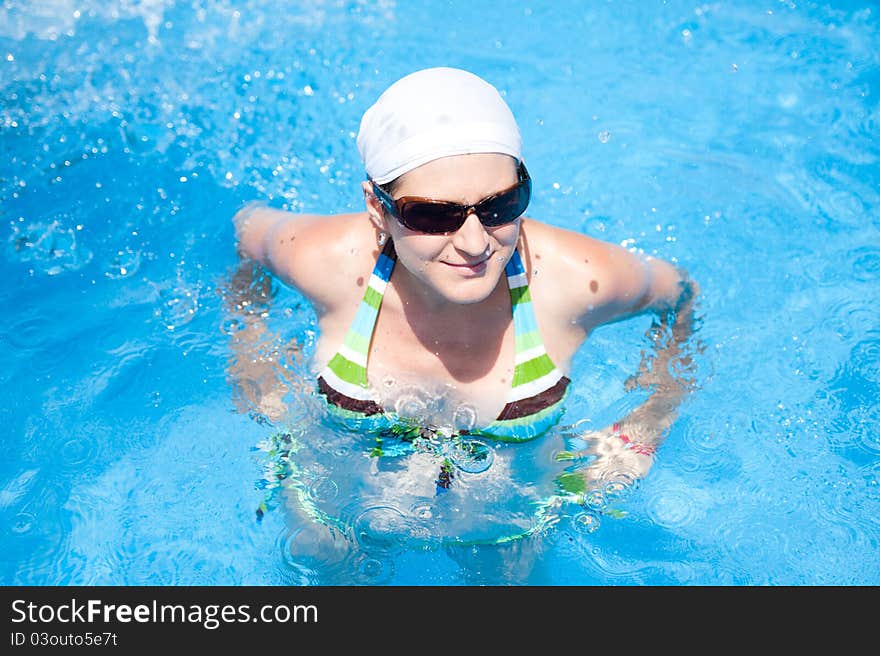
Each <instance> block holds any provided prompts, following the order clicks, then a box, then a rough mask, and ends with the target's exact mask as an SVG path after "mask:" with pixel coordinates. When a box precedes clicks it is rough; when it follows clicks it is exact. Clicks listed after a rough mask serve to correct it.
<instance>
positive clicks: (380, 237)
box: [376, 232, 388, 246]
mask: <svg viewBox="0 0 880 656" xmlns="http://www.w3.org/2000/svg"><path fill="white" fill-rule="evenodd" d="M386 241H388V233H387V232H380V233H379V235H378V236H377V237H376V243H377V244H379V246H384V245H385V242H386Z"/></svg>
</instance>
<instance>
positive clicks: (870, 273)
mask: <svg viewBox="0 0 880 656" xmlns="http://www.w3.org/2000/svg"><path fill="white" fill-rule="evenodd" d="M849 257H850V261H851V264H850V266H851V268H852V272H853V277H854V278H855V279H856V280H859V281H861V282H871V281H874V280H877V278H880V248H878V247H877V246H862V247H861V248H856V249H855V250H853V251H850V253H849Z"/></svg>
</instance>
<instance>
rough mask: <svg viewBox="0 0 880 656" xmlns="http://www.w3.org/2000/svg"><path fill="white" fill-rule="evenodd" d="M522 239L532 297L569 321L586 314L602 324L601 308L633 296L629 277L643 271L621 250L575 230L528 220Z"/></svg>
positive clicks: (635, 260)
mask: <svg viewBox="0 0 880 656" xmlns="http://www.w3.org/2000/svg"><path fill="white" fill-rule="evenodd" d="M521 234H522V236H521V244H522V248H521V251H522V253H521V255H522V257H523V262H524V266H525V268H526V271H527V272H528V273H529V284H530V286H532V287H533V288H534V291H535V293H534V294H533V297H537V298H541V299H542V300H543V301H544V303H543V304H544V306H545V308H546V310H547V311H552V312H554V313H556V314H558V315H559V317H560V318H561V319H563V320H566V321H581V320H582V318H583V317H584V316H585V315H586V314H587V313H589V314H593V313H595V316H596V317H597V318H598V317H599V316H600V315H601V312H599V310H600V308H602V307H603V306H607V305H609V304H613V303H615V302H616V300H617V299H618V298H619V297H620V296H621V295H624V294H627V293H629V290H628V288H629V286H630V285H628V284H626V282H627V280H628V278H629V277H630V273H629V272H631V271H632V270H633V269H634V268H640V266H639V263H638V262H639V260H638V257H637V256H636V255H634V254H633V253H630V252H629V251H628V250H626V249H625V248H623V247H622V246H618V245H617V244H613V243H611V242H607V241H603V240H601V239H596V238H594V237H590V236H589V235H585V234H582V233H579V232H575V231H573V230H568V229H565V228H560V227H557V226H553V225H550V224H547V223H543V222H540V221H535V220H534V219H525V220H524V222H523V226H522V233H521ZM624 288H626V289H624Z"/></svg>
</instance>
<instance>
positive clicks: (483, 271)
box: [379, 153, 521, 304]
mask: <svg viewBox="0 0 880 656" xmlns="http://www.w3.org/2000/svg"><path fill="white" fill-rule="evenodd" d="M516 182H517V162H516V160H515V159H514V158H513V157H510V156H508V155H503V154H499V153H475V154H471V155H454V156H450V157H442V158H440V159H436V160H434V161H432V162H428V163H427V164H423V165H422V166H419V167H418V168H415V169H413V170H412V171H409V172H407V173H405V174H404V175H403V176H402V177H401V178H400V181H399V185H398V187H397V189H395V191H394V198H395V199H397V198H401V197H403V196H420V197H423V198H430V199H432V200H445V201H452V202H456V203H461V204H466V205H473V204H476V203H478V202H479V201H481V200H483V199H484V198H486V197H488V196H492V195H493V194H496V193H498V192H499V191H501V190H503V189H506V188H508V187H510V186H512V185H514V184H516ZM379 207H381V206H379ZM382 220H383V222H384V230H385V231H386V232H388V233H389V235H390V237H391V239H393V240H394V247H395V250H396V251H397V259H398V262H400V263H401V264H403V265H404V266H405V267H406V269H407V271H408V272H409V273H411V274H412V276H413V277H414V278H416V279H417V280H418V281H420V282H421V283H422V284H423V285H425V286H426V291H431V292H433V293H434V294H436V295H438V296H439V297H441V298H442V299H444V300H446V301H450V302H454V303H462V304H468V303H479V302H480V301H482V300H484V299H486V298H487V297H488V296H489V295H490V294H491V293H492V291H493V290H494V289H495V287H496V286H497V285H498V281H499V279H500V278H501V275H502V274H503V273H504V267H505V266H506V264H507V261H508V260H509V259H510V257H511V255H512V254H513V250H514V248H515V247H516V242H517V239H518V238H519V226H520V221H521V218H518V219H517V220H516V221H514V222H513V223H509V224H507V225H502V226H497V227H490V228H487V227H486V226H484V225H483V224H482V223H480V220H479V218H478V217H477V216H476V214H473V213H471V214H470V215H469V216H468V217H467V220H466V221H465V222H464V224H463V225H462V226H461V228H459V229H458V230H457V231H456V232H452V233H448V234H425V233H422V232H415V231H413V230H410V229H408V228H406V227H405V226H403V225H402V224H401V223H400V222H399V221H398V220H397V219H395V218H394V217H393V216H391V215H389V214H388V213H385V212H383V213H382Z"/></svg>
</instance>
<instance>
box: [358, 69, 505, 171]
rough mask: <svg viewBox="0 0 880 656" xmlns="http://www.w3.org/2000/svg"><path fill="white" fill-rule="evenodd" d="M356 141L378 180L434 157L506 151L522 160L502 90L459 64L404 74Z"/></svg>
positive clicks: (363, 125) (363, 121)
mask: <svg viewBox="0 0 880 656" xmlns="http://www.w3.org/2000/svg"><path fill="white" fill-rule="evenodd" d="M357 146H358V150H359V151H360V154H361V159H362V160H363V161H364V166H365V167H366V169H367V175H369V176H370V178H372V179H373V180H374V181H375V182H376V183H378V184H384V183H385V182H389V181H391V180H394V179H395V178H397V177H399V176H401V175H403V174H404V173H406V172H407V171H411V170H412V169H414V168H416V167H418V166H421V165H422V164H425V163H427V162H430V161H431V160H435V159H437V158H439V157H447V156H449V155H463V154H466V153H504V154H506V155H511V156H512V157H515V158H517V160H519V159H520V158H521V151H522V137H521V136H520V133H519V127H517V124H516V119H514V118H513V113H512V112H511V111H510V108H509V107H508V106H507V103H506V102H504V99H502V98H501V95H500V94H499V93H498V90H497V89H496V88H495V87H493V86H492V85H491V84H489V83H488V82H486V81H485V80H483V79H482V78H480V77H478V76H476V75H474V74H473V73H469V72H467V71H463V70H461V69H458V68H445V67H441V68H426V69H424V70H421V71H416V72H415V73H410V74H409V75H407V76H406V77H402V78H401V79H399V80H398V81H397V82H395V83H394V84H392V85H391V86H390V87H388V88H387V89H386V90H385V92H384V93H383V94H382V95H381V96H379V99H378V100H377V101H376V103H375V104H374V105H373V106H372V107H370V108H369V109H368V110H367V111H366V112H364V116H363V118H362V119H361V127H360V131H359V132H358V136H357Z"/></svg>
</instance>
